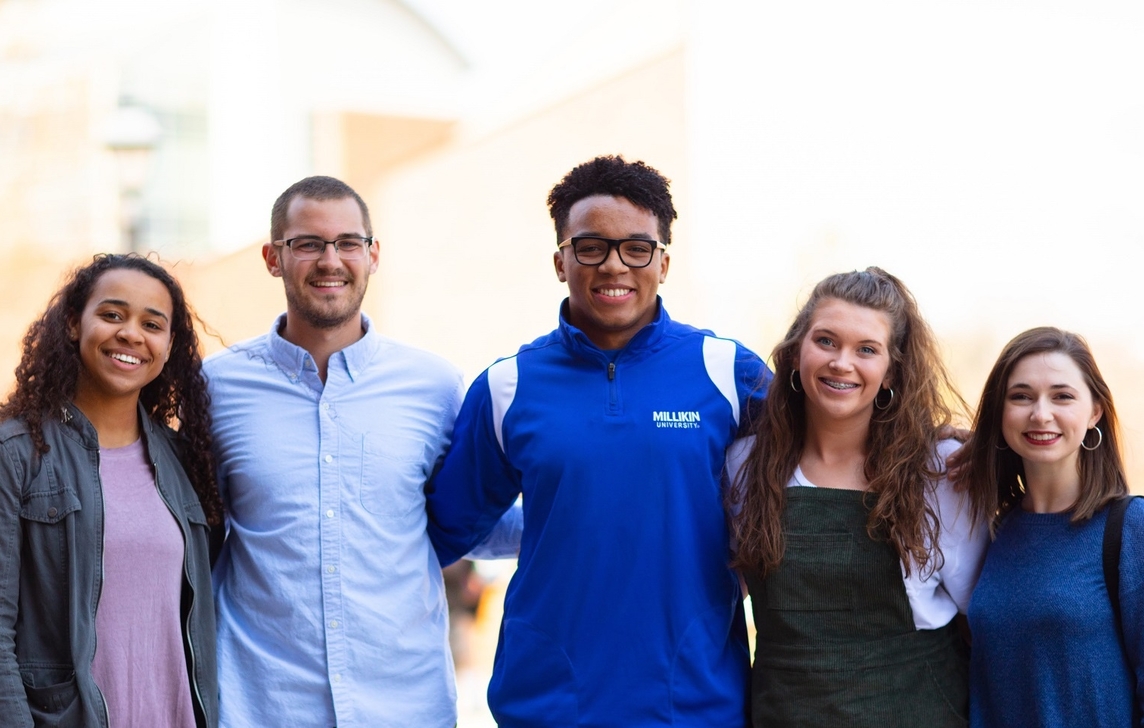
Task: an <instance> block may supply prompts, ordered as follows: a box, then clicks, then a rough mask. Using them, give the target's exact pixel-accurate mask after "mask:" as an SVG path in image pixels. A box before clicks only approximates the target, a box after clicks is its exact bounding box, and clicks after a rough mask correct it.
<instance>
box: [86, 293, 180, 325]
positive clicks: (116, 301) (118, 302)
mask: <svg viewBox="0 0 1144 728" xmlns="http://www.w3.org/2000/svg"><path fill="white" fill-rule="evenodd" d="M99 305H100V306H103V305H108V306H119V307H120V308H131V304H130V303H128V302H127V301H124V300H122V299H120V298H105V299H103V300H102V301H100V302H99ZM143 310H144V311H146V312H147V313H149V314H151V315H152V316H159V317H161V318H162V319H163V320H164V321H170V320H171V319H170V318H168V316H167V314H165V313H163V312H162V311H160V310H159V309H157V308H146V307H144V309H143Z"/></svg>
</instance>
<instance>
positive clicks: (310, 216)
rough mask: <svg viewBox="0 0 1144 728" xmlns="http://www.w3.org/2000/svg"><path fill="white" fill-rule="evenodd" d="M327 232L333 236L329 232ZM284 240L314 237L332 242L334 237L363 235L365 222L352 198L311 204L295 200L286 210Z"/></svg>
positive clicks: (302, 198) (309, 201)
mask: <svg viewBox="0 0 1144 728" xmlns="http://www.w3.org/2000/svg"><path fill="white" fill-rule="evenodd" d="M331 230H333V231H335V232H330V231H331ZM283 234H284V236H285V237H286V238H287V239H289V238H292V237H297V236H299V235H318V236H320V237H328V238H335V237H337V236H338V235H362V236H364V235H365V221H364V220H363V219H362V214H361V207H360V206H359V205H358V203H357V201H356V200H354V198H352V197H340V198H337V199H334V200H315V199H314V198H312V197H302V196H301V195H299V196H296V197H295V198H294V199H292V200H290V204H289V205H288V206H287V208H286V228H285V230H284V232H283Z"/></svg>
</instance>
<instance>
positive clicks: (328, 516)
mask: <svg viewBox="0 0 1144 728" xmlns="http://www.w3.org/2000/svg"><path fill="white" fill-rule="evenodd" d="M333 517H334V509H333V508H331V509H330V510H328V511H326V518H333Z"/></svg>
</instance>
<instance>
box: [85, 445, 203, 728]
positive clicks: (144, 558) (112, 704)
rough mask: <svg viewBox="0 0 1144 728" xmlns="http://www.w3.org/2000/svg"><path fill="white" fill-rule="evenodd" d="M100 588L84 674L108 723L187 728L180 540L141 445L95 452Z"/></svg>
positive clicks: (190, 721)
mask: <svg viewBox="0 0 1144 728" xmlns="http://www.w3.org/2000/svg"><path fill="white" fill-rule="evenodd" d="M99 459H100V464H99V477H100V481H101V482H102V486H103V513H104V517H103V545H104V551H103V589H102V591H101V592H100V596H99V605H98V606H97V608H96V612H95V635H96V649H95V660H94V661H93V662H92V666H91V671H92V675H93V677H94V678H95V684H96V685H98V686H99V689H100V691H101V692H102V693H103V697H104V699H105V700H106V702H107V712H108V718H109V720H110V724H111V725H112V726H115V727H117V728H118V727H119V726H171V727H172V728H195V712H194V707H193V705H192V702H191V687H190V685H191V682H190V679H189V678H188V677H187V662H186V656H185V654H184V652H183V634H182V628H181V626H180V623H181V614H180V608H179V605H180V602H181V597H182V590H183V534H182V533H180V531H179V524H178V522H177V521H176V520H175V517H174V516H172V515H171V512H170V511H169V510H168V509H167V506H166V504H165V503H163V499H162V498H161V497H160V496H159V491H158V489H157V488H156V487H155V473H154V470H153V469H152V467H151V464H150V463H149V462H147V458H146V450H145V449H144V447H143V441H142V440H137V441H136V442H135V443H133V444H131V445H128V446H127V447H121V448H113V449H107V448H100V450H99Z"/></svg>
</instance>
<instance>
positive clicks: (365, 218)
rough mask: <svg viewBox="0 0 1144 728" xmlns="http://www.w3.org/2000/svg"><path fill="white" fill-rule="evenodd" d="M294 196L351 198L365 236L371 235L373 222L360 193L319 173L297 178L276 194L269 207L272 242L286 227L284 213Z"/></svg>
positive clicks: (277, 238) (326, 198)
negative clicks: (355, 204) (356, 205)
mask: <svg viewBox="0 0 1144 728" xmlns="http://www.w3.org/2000/svg"><path fill="white" fill-rule="evenodd" d="M295 197H306V198H308V199H311V200H319V201H321V200H343V199H345V198H347V197H349V198H352V199H353V200H354V202H356V203H357V204H358V207H360V208H361V220H362V224H363V225H364V226H365V234H366V237H370V238H372V237H373V223H371V222H370V220H369V208H368V207H366V204H365V200H363V199H362V198H361V195H359V194H358V193H356V192H354V189H353V188H352V187H350V186H349V185H347V184H346V183H345V182H342V181H341V180H340V179H335V178H334V177H323V176H320V175H319V176H316V177H307V178H306V179H303V180H299V181H297V182H295V183H294V184H292V185H290V186H289V187H287V188H286V191H285V192H283V193H282V194H280V195H278V199H277V200H275V201H274V207H272V208H270V240H271V241H272V242H273V241H276V240H281V239H282V232H283V231H284V230H285V229H286V223H287V220H286V213H287V212H289V211H290V203H291V202H292V201H293V199H294V198H295Z"/></svg>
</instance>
